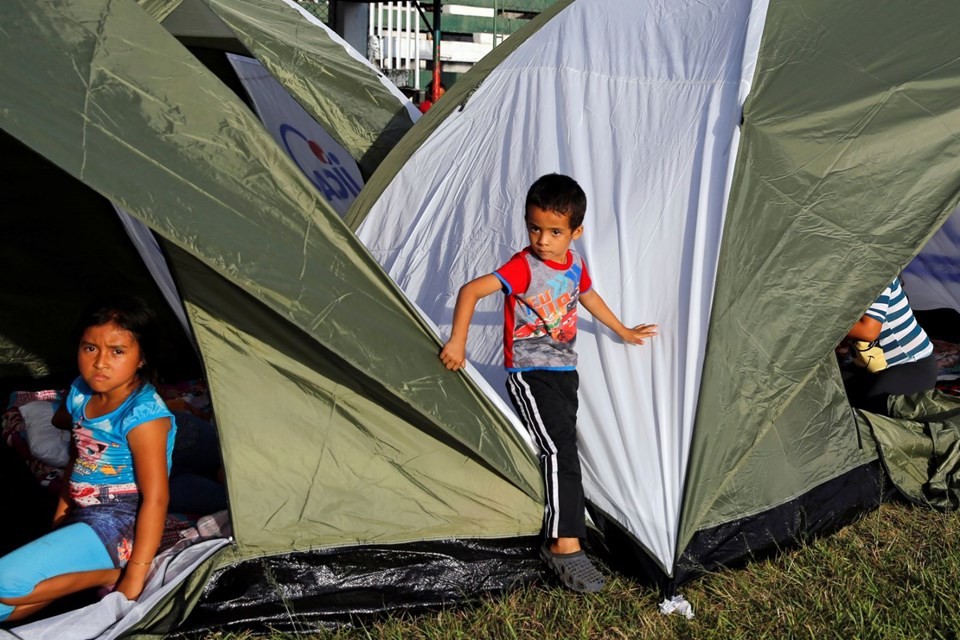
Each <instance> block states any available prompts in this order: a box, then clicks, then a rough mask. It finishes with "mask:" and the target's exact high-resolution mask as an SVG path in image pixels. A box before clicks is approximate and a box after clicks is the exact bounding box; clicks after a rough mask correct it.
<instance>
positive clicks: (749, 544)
mask: <svg viewBox="0 0 960 640" xmlns="http://www.w3.org/2000/svg"><path fill="white" fill-rule="evenodd" d="M895 494H896V488H895V487H894V486H893V484H892V483H891V482H890V481H889V480H888V478H887V477H886V473H885V472H884V470H883V467H882V465H881V463H880V461H879V460H877V461H874V462H871V463H869V464H867V465H864V466H861V467H857V468H856V469H853V470H851V471H848V472H847V473H845V474H843V475H841V476H838V477H836V478H834V479H833V480H830V481H828V482H825V483H823V484H822V485H820V486H818V487H816V488H814V489H812V490H811V491H809V492H807V493H805V494H803V495H802V496H799V497H798V498H796V499H795V500H792V501H790V502H787V503H785V504H782V505H780V506H778V507H775V508H773V509H770V510H768V511H764V512H763V513H759V514H757V515H754V516H750V517H747V518H742V519H740V520H735V521H733V522H728V523H724V524H722V525H719V526H717V527H713V528H711V529H705V530H703V531H698V532H697V533H696V534H695V535H694V537H693V539H692V540H691V542H690V544H689V545H688V546H687V548H686V549H685V550H684V552H683V555H682V556H681V558H680V561H679V562H678V563H677V566H676V567H675V568H674V575H673V577H672V578H671V577H668V576H667V575H666V574H665V573H664V572H663V570H662V569H660V567H659V566H658V565H657V564H656V563H654V562H653V560H652V559H651V558H650V556H649V555H648V554H647V552H646V551H644V550H643V548H642V547H641V546H640V545H639V544H638V543H637V542H636V541H635V540H634V539H633V537H632V536H629V535H628V534H626V533H625V532H624V531H623V530H622V529H620V527H618V526H616V524H615V523H614V522H613V521H612V520H609V519H608V518H606V517H604V515H603V514H602V513H599V512H594V511H591V515H592V516H593V518H594V522H596V523H597V526H598V527H599V529H600V531H601V532H602V535H603V548H604V550H605V554H606V555H607V557H606V558H605V560H606V562H607V564H609V565H610V566H611V567H612V568H614V569H615V570H617V571H620V572H622V573H624V574H626V575H629V576H630V577H632V578H634V579H636V580H638V581H639V582H641V583H642V584H646V585H648V586H656V587H658V588H659V589H660V590H661V592H662V593H663V594H664V595H665V596H668V597H669V596H672V595H674V593H675V592H676V588H677V587H678V586H680V585H682V584H684V583H686V582H689V581H690V580H692V579H694V578H696V577H698V576H701V575H703V574H704V573H707V572H709V571H716V570H718V569H723V568H730V567H738V566H742V565H744V564H746V563H747V562H749V561H753V560H759V559H763V558H768V557H770V556H773V555H775V554H777V553H778V552H781V551H784V550H786V549H789V548H792V547H797V546H799V545H801V544H803V543H805V542H809V541H811V540H813V539H815V538H817V537H819V536H823V535H827V534H829V533H833V532H835V531H837V530H839V529H841V528H843V527H844V526H846V525H848V524H850V523H852V522H855V521H856V520H858V519H860V518H861V517H862V516H864V515H865V514H867V513H869V512H871V511H874V510H875V509H876V508H877V507H879V506H880V504H881V503H882V502H884V501H885V500H888V499H890V498H891V497H893V496H894V495H895ZM598 548H599V545H598Z"/></svg>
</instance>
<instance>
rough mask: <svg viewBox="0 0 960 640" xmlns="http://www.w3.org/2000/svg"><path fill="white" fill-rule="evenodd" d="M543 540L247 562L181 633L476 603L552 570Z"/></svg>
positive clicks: (221, 575) (214, 581)
mask: <svg viewBox="0 0 960 640" xmlns="http://www.w3.org/2000/svg"><path fill="white" fill-rule="evenodd" d="M539 540H540V539H539V538H538V537H523V538H512V539H500V540H445V541H432V542H419V543H410V544H404V545H390V546H388V545H383V546H362V547H353V548H350V549H338V550H332V551H313V552H296V553H290V554H286V555H282V556H273V557H268V558H256V559H252V560H247V561H243V562H240V563H238V564H236V565H232V566H229V567H225V568H223V569H221V570H219V571H217V572H216V573H215V574H214V575H213V576H212V578H211V579H210V581H209V582H208V583H207V585H206V587H205V588H204V591H203V595H202V596H201V598H200V601H199V602H198V604H197V606H196V607H195V608H194V610H193V611H192V612H191V613H190V616H189V617H188V618H187V620H186V623H185V624H184V625H183V626H181V627H180V628H179V629H178V635H180V636H187V637H192V636H196V635H197V634H199V633H203V632H208V631H211V630H220V631H239V630H245V631H255V632H256V631H263V632H268V631H280V632H296V633H309V632H311V631H317V630H320V629H324V628H326V629H329V628H331V627H334V626H340V625H343V624H345V623H350V622H355V621H357V620H358V619H363V618H370V617H374V616H376V615H377V614H383V613H387V612H389V611H392V610H395V609H406V610H413V611H416V610H423V609H431V608H437V607H441V606H444V605H449V604H463V603H466V602H471V601H476V600H479V598H480V597H481V596H483V595H485V594H493V593H502V592H505V591H507V590H508V589H511V588H515V587H519V586H523V585H526V584H529V583H531V582H533V581H537V580H540V579H542V578H544V577H545V575H546V574H545V569H544V565H543V563H542V561H541V560H540V559H539V556H538V551H537V550H538V546H539V544H540V541H539Z"/></svg>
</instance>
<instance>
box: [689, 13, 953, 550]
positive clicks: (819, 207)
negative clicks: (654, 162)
mask: <svg viewBox="0 0 960 640" xmlns="http://www.w3.org/2000/svg"><path fill="white" fill-rule="evenodd" d="M929 9H930V10H917V7H907V6H902V7H893V6H886V7H883V8H878V7H876V6H874V5H872V4H870V3H859V4H856V3H854V4H851V3H844V5H843V7H842V8H841V7H837V6H836V5H835V4H833V3H829V2H808V3H805V4H804V6H803V7H802V8H801V7H800V6H798V5H795V4H792V3H786V2H771V3H770V7H769V10H768V14H767V20H766V28H765V30H764V36H763V40H762V41H761V45H760V51H761V54H762V55H761V56H760V59H759V61H758V65H757V70H756V75H755V87H754V89H753V91H752V92H751V94H750V97H749V98H748V100H747V102H746V104H745V106H744V115H743V134H742V143H741V146H740V150H739V158H738V162H737V173H736V175H735V177H734V183H733V186H732V188H731V195H730V203H729V208H728V211H729V213H728V215H727V220H726V224H725V227H724V239H723V243H722V248H721V255H720V264H719V268H718V273H717V290H716V293H715V295H714V303H713V312H712V319H711V327H710V336H709V346H708V349H707V356H706V362H705V363H704V374H703V386H702V388H701V392H700V404H699V407H698V419H697V426H696V429H695V435H694V441H693V449H692V450H693V453H692V456H691V461H690V470H691V472H690V476H689V478H688V482H687V495H686V499H685V501H684V509H683V525H682V528H681V533H680V545H679V546H680V548H683V547H684V546H685V544H686V543H688V542H689V541H690V540H691V538H692V536H693V534H694V532H695V531H697V530H698V529H705V528H708V527H710V526H713V525H716V524H718V523H720V522H723V521H728V520H729V519H730V517H731V510H732V511H733V512H740V513H751V512H757V511H760V510H763V509H766V508H769V507H770V506H771V505H774V504H777V503H780V502H782V501H785V500H789V499H791V498H793V497H794V496H796V495H798V494H800V493H803V492H804V491H805V490H808V489H809V488H812V487H813V486H816V485H818V484H820V483H821V482H822V481H823V480H824V479H825V477H824V476H825V475H830V474H837V473H840V472H842V471H843V470H846V469H849V468H852V467H854V466H856V465H858V464H860V463H862V460H863V456H862V455H861V453H860V451H859V448H858V443H857V442H856V439H855V438H853V437H852V434H853V433H854V431H855V430H854V427H853V419H852V417H851V416H850V413H849V411H845V410H844V407H845V406H846V398H845V396H844V395H843V388H842V386H841V385H840V383H839V376H838V374H837V373H836V371H834V372H833V373H832V374H827V373H826V372H824V371H823V367H831V365H830V364H829V363H825V360H827V361H829V360H830V359H831V358H832V350H833V347H834V346H835V345H836V344H837V343H838V342H839V341H840V339H841V338H842V337H843V335H844V334H845V333H846V331H847V329H848V327H850V326H852V324H853V322H854V321H855V320H856V319H857V318H858V317H859V316H860V315H861V314H862V313H863V311H864V310H865V309H866V308H867V306H868V305H869V304H870V303H871V302H872V301H873V299H874V298H875V297H876V295H877V293H878V292H879V291H882V289H883V287H884V286H886V284H887V283H889V281H890V280H891V279H892V278H893V276H894V275H895V274H896V273H898V272H899V270H900V269H902V268H903V267H904V265H906V264H907V262H908V261H909V260H910V258H912V257H913V256H914V255H915V254H916V253H917V252H918V251H919V250H920V247H922V246H923V243H924V242H925V241H926V240H927V239H928V238H930V236H932V235H933V233H934V232H935V231H936V229H937V228H938V227H939V225H940V224H941V223H942V222H943V221H944V220H945V219H946V218H947V216H949V214H950V212H951V211H952V210H953V209H954V208H955V207H956V205H957V203H958V199H960V163H958V162H957V161H956V158H957V154H958V153H960V150H958V148H957V145H956V142H957V140H958V138H957V135H958V132H960V111H958V110H957V109H956V108H955V105H954V99H953V98H951V96H956V95H957V92H958V91H960V60H958V58H957V57H956V50H955V47H954V46H953V45H952V44H951V42H952V40H953V37H952V35H950V34H949V33H948V30H945V29H943V28H942V26H941V25H943V24H946V23H950V22H952V21H953V20H956V19H958V18H960V13H957V10H958V8H957V7H953V6H949V7H948V6H947V5H942V4H939V3H937V4H935V6H931V7H930V8H929ZM879 42H883V43H884V44H883V47H878V46H877V43H879ZM908 51H909V52H910V55H905V52H908ZM858 63H859V64H858ZM902 146H909V149H910V153H909V158H908V159H905V158H904V156H903V155H902V154H901V153H900V152H899V151H898V148H900V147H902ZM894 194H895V195H894ZM797 301H803V302H802V303H801V304H797ZM788 310H789V311H788ZM784 314H787V316H786V317H784ZM732 363H735V372H736V375H730V367H731V364H732ZM832 368H833V369H835V366H834V367H832ZM825 377H829V378H831V379H832V383H831V384H828V385H824V383H823V380H824V378H825ZM747 381H750V382H752V383H756V384H749V383H747ZM761 381H762V384H759V383H760V382H761ZM798 403H799V404H803V405H806V409H805V410H801V411H794V410H793V407H794V405H797V404H798ZM811 433H819V434H821V435H822V436H823V437H822V438H810V437H808V435H809V434H811ZM811 442H816V443H818V444H817V445H816V446H817V447H818V448H820V447H822V450H823V451H824V452H828V451H829V452H832V455H829V456H820V455H811V456H805V457H803V458H801V457H798V456H797V455H796V453H795V452H794V453H791V449H790V448H789V447H793V446H804V447H805V446H806V444H807V443H811ZM781 447H787V448H782V449H781ZM778 449H779V450H780V453H779V454H777V456H776V457H775V458H771V457H770V455H769V454H770V453H771V451H775V450H778ZM800 459H803V460H805V462H804V465H805V467H806V468H804V469H801V470H799V471H798V476H797V477H799V478H806V480H804V481H802V482H801V483H799V484H798V483H797V482H795V481H791V480H790V479H788V478H786V477H784V476H782V475H781V474H780V472H779V468H780V466H781V465H783V464H787V463H788V461H797V460H800ZM747 477H749V478H752V480H753V481H752V482H751V485H752V486H762V487H764V493H762V494H759V495H758V494H754V493H752V492H740V493H739V496H738V497H737V498H734V497H733V496H732V495H731V493H733V492H732V491H731V490H730V488H731V487H732V486H736V485H737V484H739V483H740V482H741V481H740V480H739V479H740V478H747ZM731 500H734V504H735V506H732V507H731V502H730V501H731Z"/></svg>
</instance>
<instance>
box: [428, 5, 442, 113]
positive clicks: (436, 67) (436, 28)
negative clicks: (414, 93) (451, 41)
mask: <svg viewBox="0 0 960 640" xmlns="http://www.w3.org/2000/svg"><path fill="white" fill-rule="evenodd" d="M442 4H443V3H442V2H441V1H440V0H434V1H433V85H432V87H431V91H432V92H433V93H432V95H434V96H436V95H437V93H438V92H439V89H440V9H441V6H442Z"/></svg>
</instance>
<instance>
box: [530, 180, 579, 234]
mask: <svg viewBox="0 0 960 640" xmlns="http://www.w3.org/2000/svg"><path fill="white" fill-rule="evenodd" d="M531 206H534V207H539V208H540V209H543V210H544V211H553V212H555V213H560V214H563V215H565V216H569V218H570V228H571V229H576V228H578V227H579V226H580V225H582V224H583V217H584V216H585V215H586V213H587V194H585V193H584V192H583V189H581V188H580V185H579V184H577V181H576V180H574V179H573V178H571V177H570V176H565V175H563V174H560V173H548V174H547V175H545V176H541V177H539V178H537V180H536V182H534V183H533V184H532V185H530V189H529V190H527V201H526V203H524V205H523V209H524V215H526V210H527V209H529V208H530V207H531Z"/></svg>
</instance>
